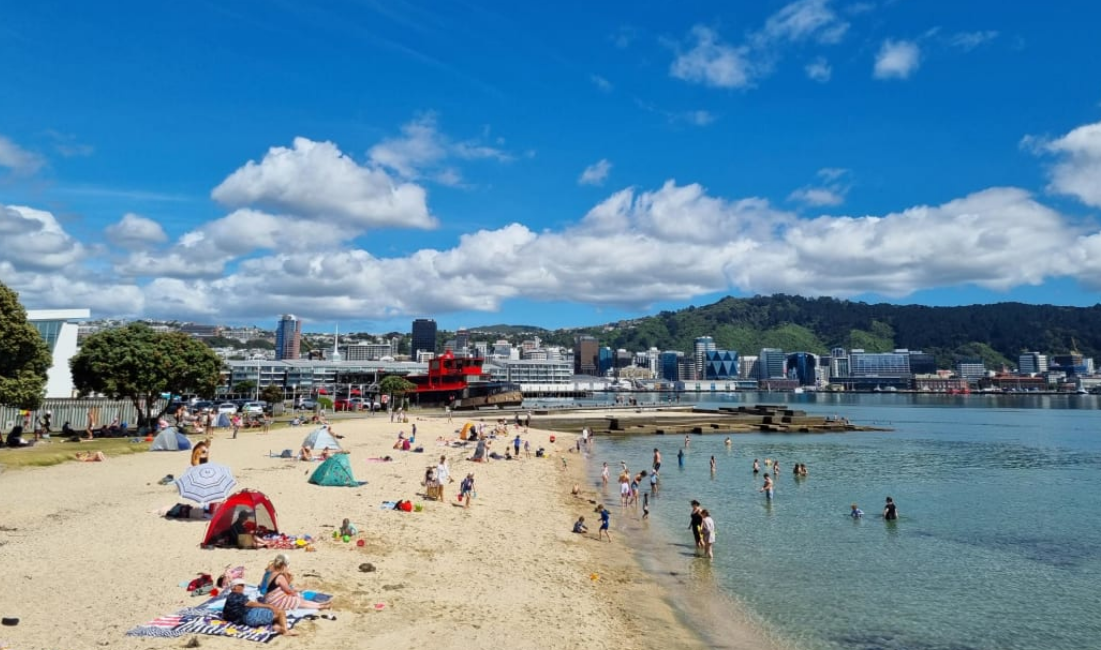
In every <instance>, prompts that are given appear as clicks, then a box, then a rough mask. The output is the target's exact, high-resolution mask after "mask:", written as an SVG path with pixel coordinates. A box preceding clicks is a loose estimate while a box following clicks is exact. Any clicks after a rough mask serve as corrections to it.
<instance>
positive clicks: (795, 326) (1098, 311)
mask: <svg viewBox="0 0 1101 650" xmlns="http://www.w3.org/2000/svg"><path fill="white" fill-rule="evenodd" d="M577 334H590V335H592V336H595V337H596V338H597V339H598V340H599V341H600V344H601V345H607V346H610V347H612V348H625V349H627V350H632V351H636V350H645V349H648V348H650V347H651V346H653V347H657V348H659V349H662V350H683V351H686V352H687V351H690V350H692V345H693V342H694V340H695V338H696V337H697V336H711V337H713V338H714V339H715V345H716V347H718V348H719V349H728V350H737V351H739V352H740V353H742V354H757V352H758V351H759V350H760V349H761V348H763V347H774V348H782V349H784V350H785V351H808V352H815V353H820V354H824V353H828V352H829V350H830V349H831V348H833V347H843V348H846V349H853V348H863V349H865V350H867V351H869V352H888V351H890V350H893V349H896V348H908V349H911V350H922V351H924V352H929V353H932V354H934V355H936V357H937V363H938V365H940V366H941V367H948V366H950V365H952V364H953V363H954V362H955V361H958V360H960V359H973V358H982V359H983V360H984V361H986V363H987V367H997V366H998V365H1000V364H1002V363H1005V364H1008V365H1010V366H1016V365H1017V357H1018V356H1019V355H1020V353H1021V352H1023V351H1028V350H1038V351H1040V352H1042V353H1046V354H1060V353H1067V352H1069V351H1071V350H1072V349H1073V348H1074V347H1077V350H1078V351H1079V352H1081V353H1082V354H1084V355H1086V356H1087V357H1098V356H1099V352H1101V305H1095V306H1093V307H1059V306H1053V305H1026V304H1022V303H1014V302H1007V303H998V304H993V305H970V306H966V307H927V306H923V305H889V304H874V305H870V304H867V303H862V302H849V301H846V300H837V299H834V298H802V297H799V296H787V295H776V296H757V297H754V298H723V299H722V300H720V301H718V302H716V303H714V304H712V305H707V306H704V307H689V308H687V309H682V310H680V311H675V312H669V311H666V312H661V313H659V314H658V315H657V316H650V317H646V318H640V319H637V320H632V321H622V322H619V323H615V324H609V325H605V326H600V327H591V328H581V329H574V330H556V331H554V332H550V333H548V334H547V337H546V340H547V342H548V343H551V344H559V345H564V346H572V345H573V337H574V336H575V335H577Z"/></svg>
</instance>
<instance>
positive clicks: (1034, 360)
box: [1017, 352, 1048, 375]
mask: <svg viewBox="0 0 1101 650" xmlns="http://www.w3.org/2000/svg"><path fill="white" fill-rule="evenodd" d="M1047 370H1048V363H1047V355H1046V354H1040V353H1039V352H1025V353H1024V354H1022V355H1021V356H1020V357H1019V358H1018V360H1017V372H1018V374H1021V375H1039V374H1043V373H1045V372H1047Z"/></svg>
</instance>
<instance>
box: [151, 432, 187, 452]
mask: <svg viewBox="0 0 1101 650" xmlns="http://www.w3.org/2000/svg"><path fill="white" fill-rule="evenodd" d="M188 449H191V441H190V440H188V439H187V436H185V435H184V434H182V433H180V432H179V430H177V429H176V427H165V428H164V429H161V432H160V433H158V434H157V437H156V438H153V444H152V445H150V446H149V451H187V450H188Z"/></svg>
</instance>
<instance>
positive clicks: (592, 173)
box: [577, 158, 612, 185]
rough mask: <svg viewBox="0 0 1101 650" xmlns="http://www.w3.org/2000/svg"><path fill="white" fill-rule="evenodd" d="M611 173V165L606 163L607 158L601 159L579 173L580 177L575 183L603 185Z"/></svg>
mask: <svg viewBox="0 0 1101 650" xmlns="http://www.w3.org/2000/svg"><path fill="white" fill-rule="evenodd" d="M611 171H612V163H610V162H608V159H607V158H601V159H600V160H598V161H597V162H595V163H593V164H591V165H589V166H588V167H586V168H585V171H583V172H581V177H580V178H578V179H577V183H578V184H579V185H603V184H604V181H605V180H607V178H608V174H609V172H611Z"/></svg>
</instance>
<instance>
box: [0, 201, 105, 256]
mask: <svg viewBox="0 0 1101 650" xmlns="http://www.w3.org/2000/svg"><path fill="white" fill-rule="evenodd" d="M0 235H3V241H4V245H3V246H0V261H6V262H10V263H11V264H12V265H14V266H16V267H19V268H23V269H29V270H34V271H42V272H48V271H54V270H57V269H60V268H64V267H66V266H68V265H71V264H74V263H75V262H78V261H80V260H82V259H83V258H84V256H85V253H86V250H85V248H84V246H83V245H81V244H80V242H78V241H76V240H75V239H73V238H72V237H70V236H69V234H68V233H66V232H65V230H64V229H63V228H62V227H61V224H59V223H58V222H57V219H55V218H54V216H53V214H51V213H49V212H46V211H45V210H36V209H34V208H28V207H25V206H19V205H10V206H3V205H0Z"/></svg>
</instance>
